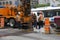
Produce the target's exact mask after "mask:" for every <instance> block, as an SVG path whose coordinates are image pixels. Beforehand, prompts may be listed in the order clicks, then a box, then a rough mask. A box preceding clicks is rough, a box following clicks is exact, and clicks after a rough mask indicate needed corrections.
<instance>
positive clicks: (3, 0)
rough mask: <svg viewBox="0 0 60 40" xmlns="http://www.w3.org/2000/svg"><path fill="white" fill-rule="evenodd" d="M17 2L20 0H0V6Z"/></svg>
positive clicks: (15, 4) (16, 3)
mask: <svg viewBox="0 0 60 40" xmlns="http://www.w3.org/2000/svg"><path fill="white" fill-rule="evenodd" d="M18 3H20V0H0V6H1V5H6V4H9V5H14V6H17V5H18Z"/></svg>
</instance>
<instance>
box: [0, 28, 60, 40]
mask: <svg viewBox="0 0 60 40" xmlns="http://www.w3.org/2000/svg"><path fill="white" fill-rule="evenodd" d="M0 40H60V35H57V34H55V33H54V34H44V33H41V32H38V33H37V32H31V33H28V32H22V31H21V30H19V29H12V28H9V29H0Z"/></svg>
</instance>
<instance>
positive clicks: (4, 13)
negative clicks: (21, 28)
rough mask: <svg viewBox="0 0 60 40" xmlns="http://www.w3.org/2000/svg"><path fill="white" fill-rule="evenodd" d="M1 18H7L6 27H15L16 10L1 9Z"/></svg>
mask: <svg viewBox="0 0 60 40" xmlns="http://www.w3.org/2000/svg"><path fill="white" fill-rule="evenodd" d="M0 17H4V18H5V25H10V26H14V25H15V18H16V13H15V12H14V9H12V10H11V8H8V7H2V8H0ZM9 23H11V24H9Z"/></svg>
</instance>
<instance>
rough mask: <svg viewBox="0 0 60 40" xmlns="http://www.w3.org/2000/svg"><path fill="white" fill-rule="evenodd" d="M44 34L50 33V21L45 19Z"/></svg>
mask: <svg viewBox="0 0 60 40" xmlns="http://www.w3.org/2000/svg"><path fill="white" fill-rule="evenodd" d="M44 30H45V33H47V34H49V33H50V21H49V18H46V19H45V27H44Z"/></svg>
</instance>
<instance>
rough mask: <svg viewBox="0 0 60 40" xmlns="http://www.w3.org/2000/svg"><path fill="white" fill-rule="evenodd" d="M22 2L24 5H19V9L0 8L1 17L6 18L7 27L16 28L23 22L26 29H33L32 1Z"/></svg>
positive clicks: (23, 0)
mask: <svg viewBox="0 0 60 40" xmlns="http://www.w3.org/2000/svg"><path fill="white" fill-rule="evenodd" d="M20 1H21V3H22V5H20V4H19V5H18V6H17V7H10V8H9V7H7V6H5V7H3V8H0V16H1V17H4V18H5V25H9V26H10V27H15V25H16V22H21V23H22V25H23V26H24V27H25V28H30V29H32V20H31V19H32V18H31V16H30V12H31V7H30V0H20ZM24 27H23V28H24ZM25 28H24V29H25Z"/></svg>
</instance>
